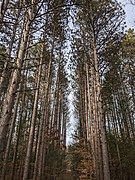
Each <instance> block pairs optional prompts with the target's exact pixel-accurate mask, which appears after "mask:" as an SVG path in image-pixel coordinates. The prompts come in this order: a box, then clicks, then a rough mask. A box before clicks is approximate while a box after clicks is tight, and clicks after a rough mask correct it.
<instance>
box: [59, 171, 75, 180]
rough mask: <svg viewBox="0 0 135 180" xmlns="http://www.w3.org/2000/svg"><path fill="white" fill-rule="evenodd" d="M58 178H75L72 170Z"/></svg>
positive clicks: (61, 179)
mask: <svg viewBox="0 0 135 180" xmlns="http://www.w3.org/2000/svg"><path fill="white" fill-rule="evenodd" d="M57 180H75V178H74V177H73V174H72V171H66V172H65V173H64V174H62V175H61V176H60V177H59V178H57Z"/></svg>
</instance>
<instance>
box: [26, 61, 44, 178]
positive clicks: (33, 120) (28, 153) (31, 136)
mask: <svg viewBox="0 0 135 180" xmlns="http://www.w3.org/2000/svg"><path fill="white" fill-rule="evenodd" d="M42 61H43V58H42V57H41V59H40V63H39V70H38V78H37V86H36V93H35V99H34V106H33V113H32V121H31V127H30V132H29V140H28V146H27V154H26V159H25V166H24V174H23V180H27V179H28V173H29V164H30V157H31V152H32V146H33V138H34V130H35V123H36V114H37V104H38V96H39V87H40V79H41V72H42Z"/></svg>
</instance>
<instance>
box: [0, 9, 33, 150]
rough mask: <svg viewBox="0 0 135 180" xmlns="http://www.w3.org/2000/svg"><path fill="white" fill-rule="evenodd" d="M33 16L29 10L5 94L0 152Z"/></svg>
mask: <svg viewBox="0 0 135 180" xmlns="http://www.w3.org/2000/svg"><path fill="white" fill-rule="evenodd" d="M32 15H33V12H32V10H31V8H29V9H28V18H27V22H26V24H25V25H24V30H23V36H22V38H21V43H20V48H19V51H18V56H17V61H16V64H17V68H16V69H15V70H14V72H13V75H12V80H11V84H10V87H9V90H8V92H7V99H6V101H5V102H4V105H3V112H2V116H1V118H0V148H1V151H3V150H4V148H5V147H4V140H5V137H6V136H7V131H8V127H9V124H10V119H11V114H12V108H13V105H14V100H15V97H16V91H17V89H18V85H19V83H20V76H21V68H22V66H23V60H24V56H25V52H26V48H27V42H28V36H29V31H30V26H31V17H32Z"/></svg>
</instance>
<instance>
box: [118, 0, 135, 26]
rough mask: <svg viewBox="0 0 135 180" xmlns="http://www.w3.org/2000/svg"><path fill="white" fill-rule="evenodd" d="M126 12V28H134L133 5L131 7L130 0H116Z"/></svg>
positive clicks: (134, 15) (134, 8)
mask: <svg viewBox="0 0 135 180" xmlns="http://www.w3.org/2000/svg"><path fill="white" fill-rule="evenodd" d="M118 2H121V3H122V7H123V9H124V10H125V12H126V23H127V28H135V5H131V4H130V3H129V2H130V0H118Z"/></svg>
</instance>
